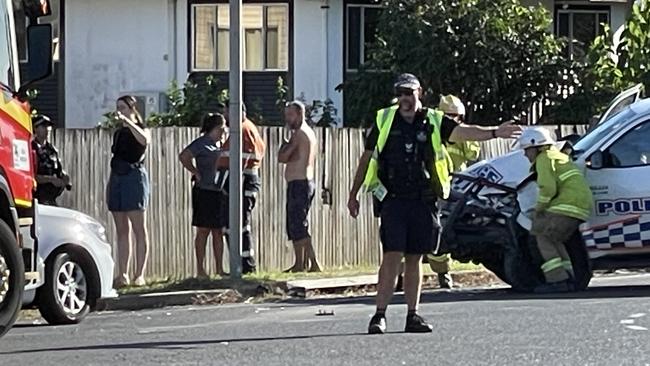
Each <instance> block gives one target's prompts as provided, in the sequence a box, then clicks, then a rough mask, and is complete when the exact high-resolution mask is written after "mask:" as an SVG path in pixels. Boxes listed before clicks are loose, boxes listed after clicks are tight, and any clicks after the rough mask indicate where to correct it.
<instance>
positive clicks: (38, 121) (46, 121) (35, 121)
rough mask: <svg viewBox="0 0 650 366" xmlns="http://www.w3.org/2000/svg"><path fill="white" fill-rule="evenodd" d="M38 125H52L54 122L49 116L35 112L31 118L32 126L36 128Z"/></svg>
mask: <svg viewBox="0 0 650 366" xmlns="http://www.w3.org/2000/svg"><path fill="white" fill-rule="evenodd" d="M40 125H46V126H54V122H52V120H50V117H48V116H46V115H43V114H37V115H35V116H34V117H33V118H32V126H34V128H36V127H38V126H40Z"/></svg>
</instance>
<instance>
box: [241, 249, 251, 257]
mask: <svg viewBox="0 0 650 366" xmlns="http://www.w3.org/2000/svg"><path fill="white" fill-rule="evenodd" d="M253 255H254V252H253V249H251V250H244V251H243V252H241V256H242V258H251V257H252V256H253Z"/></svg>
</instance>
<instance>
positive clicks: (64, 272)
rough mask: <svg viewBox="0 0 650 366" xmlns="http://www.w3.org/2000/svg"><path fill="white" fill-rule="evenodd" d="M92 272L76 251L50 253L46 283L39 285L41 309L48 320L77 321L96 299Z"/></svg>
mask: <svg viewBox="0 0 650 366" xmlns="http://www.w3.org/2000/svg"><path fill="white" fill-rule="evenodd" d="M91 276H92V272H91V270H90V266H89V265H88V263H87V261H86V260H85V259H84V258H83V257H82V256H79V255H77V254H76V253H74V252H70V253H59V254H56V255H53V256H50V258H48V260H47V261H46V263H45V283H44V284H43V286H41V287H40V288H39V289H38V292H37V302H38V309H39V310H40V312H41V315H42V316H43V318H44V319H45V320H46V321H47V322H48V323H49V324H77V323H79V322H81V321H82V320H83V319H84V318H85V317H86V315H88V313H89V312H90V309H91V304H92V303H94V296H95V295H94V291H93V290H92V288H93V283H94V281H93V280H92V277H91Z"/></svg>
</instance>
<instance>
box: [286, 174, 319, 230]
mask: <svg viewBox="0 0 650 366" xmlns="http://www.w3.org/2000/svg"><path fill="white" fill-rule="evenodd" d="M315 191H316V185H315V184H314V181H312V180H307V179H304V180H293V181H290V182H289V183H288V184H287V207H286V209H287V236H288V237H289V240H291V241H298V240H303V239H307V238H310V237H311V235H310V234H309V220H308V215H309V209H310V208H311V203H312V201H313V200H314V194H315Z"/></svg>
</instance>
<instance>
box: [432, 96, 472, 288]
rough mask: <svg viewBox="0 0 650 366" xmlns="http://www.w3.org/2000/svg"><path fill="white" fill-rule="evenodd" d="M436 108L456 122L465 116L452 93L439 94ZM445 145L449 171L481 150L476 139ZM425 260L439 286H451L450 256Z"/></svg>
mask: <svg viewBox="0 0 650 366" xmlns="http://www.w3.org/2000/svg"><path fill="white" fill-rule="evenodd" d="M438 110H439V111H441V112H443V113H444V114H445V116H447V117H448V118H449V119H451V120H453V121H454V122H456V123H458V124H460V123H462V122H463V119H464V118H465V105H463V102H462V101H461V100H460V99H459V98H458V97H456V96H454V95H446V96H441V97H440V103H439V104H438ZM445 147H446V148H447V152H448V153H449V158H450V159H451V162H452V169H451V172H460V171H463V170H465V169H467V163H468V162H473V161H476V159H478V155H479V153H480V152H481V145H480V144H479V143H478V142H476V141H464V142H457V143H453V142H447V143H446V144H445ZM427 260H428V262H429V266H431V270H432V271H433V272H435V273H436V274H437V275H438V283H439V284H440V287H441V288H448V289H450V288H452V287H453V286H454V283H453V280H452V278H451V275H450V274H449V266H450V265H451V256H450V255H449V254H442V255H435V254H433V253H431V254H429V255H428V256H427Z"/></svg>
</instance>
